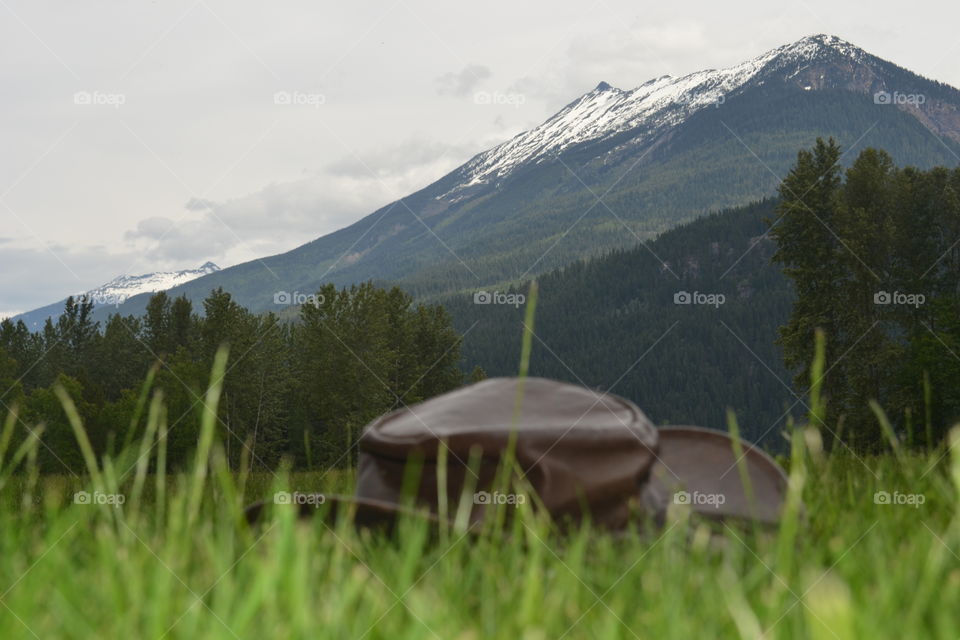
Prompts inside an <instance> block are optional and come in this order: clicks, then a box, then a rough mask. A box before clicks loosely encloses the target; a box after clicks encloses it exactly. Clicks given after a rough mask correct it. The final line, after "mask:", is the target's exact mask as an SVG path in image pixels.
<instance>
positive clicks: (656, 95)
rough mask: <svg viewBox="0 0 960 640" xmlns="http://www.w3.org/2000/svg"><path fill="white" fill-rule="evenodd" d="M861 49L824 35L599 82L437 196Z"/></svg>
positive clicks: (668, 122)
mask: <svg viewBox="0 0 960 640" xmlns="http://www.w3.org/2000/svg"><path fill="white" fill-rule="evenodd" d="M870 57H871V56H869V54H867V53H866V52H865V51H863V50H862V49H860V48H858V47H856V46H854V45H852V44H850V43H849V42H846V41H844V40H841V39H840V38H837V37H836V36H830V35H823V34H820V35H815V36H808V37H806V38H803V39H802V40H798V41H797V42H794V43H793V44H788V45H785V46H782V47H779V48H777V49H773V50H772V51H768V52H767V53H765V54H763V55H761V56H759V57H757V58H754V59H752V60H748V61H746V62H743V63H741V64H738V65H736V66H733V67H729V68H726V69H708V70H705V71H698V72H695V73H691V74H689V75H686V76H683V77H680V78H674V77H673V76H669V75H667V76H661V77H659V78H654V79H653V80H649V81H647V82H645V83H644V84H642V85H640V86H639V87H637V88H636V89H632V90H629V91H625V90H623V89H618V88H616V87H613V86H611V85H609V84H607V83H606V82H601V83H600V84H598V85H597V86H596V88H595V89H593V91H590V92H589V93H585V94H584V95H582V96H580V97H579V98H578V99H576V100H574V101H573V102H571V103H570V104H568V105H567V106H566V107H564V108H563V109H561V110H560V111H559V112H557V113H556V114H555V115H553V116H552V117H551V118H549V119H548V120H547V121H546V122H544V123H543V124H541V125H540V126H538V127H536V128H534V129H531V130H529V131H525V132H524V133H521V134H519V135H517V136H516V137H514V138H512V139H510V140H508V141H506V142H504V143H503V144H501V145H499V146H496V147H494V148H492V149H490V150H488V151H485V152H483V153H481V154H479V155H477V156H475V157H474V158H473V159H472V160H470V161H469V162H468V163H467V164H466V165H464V166H463V167H462V174H463V177H464V179H463V180H462V181H461V182H460V183H459V184H457V185H456V186H454V187H453V188H452V189H450V190H449V191H448V192H447V193H445V194H444V195H443V196H440V198H443V199H448V200H454V201H455V200H459V199H461V198H463V197H465V196H466V195H467V194H469V193H470V191H471V190H472V189H475V188H478V187H480V186H482V185H490V184H494V185H495V184H496V183H497V182H498V181H499V180H500V179H502V178H504V177H506V176H507V175H508V174H510V173H511V172H512V171H513V170H514V169H516V168H518V167H519V166H521V165H524V164H527V163H531V162H534V163H538V162H542V161H544V160H545V159H547V158H550V157H554V156H556V155H557V154H558V153H560V152H561V151H563V150H564V149H566V148H568V147H570V146H573V145H576V144H580V143H583V142H586V141H589V140H599V139H602V138H606V137H610V136H613V135H616V134H618V133H620V132H623V131H627V130H630V129H638V134H641V135H642V133H643V131H644V130H647V131H648V132H649V133H650V134H653V133H656V132H658V131H661V130H662V129H663V128H665V127H669V126H672V125H676V124H678V123H680V122H682V121H683V120H685V119H686V118H688V117H690V116H691V115H692V114H693V113H695V112H697V111H700V110H701V109H704V108H707V107H711V106H716V105H718V104H722V103H723V102H724V101H725V100H726V97H727V96H729V95H731V94H733V93H735V92H736V91H738V90H739V89H741V88H743V87H744V86H745V85H747V84H748V83H750V82H751V81H755V80H756V81H758V82H762V78H761V76H767V75H769V74H778V75H780V76H781V77H783V78H790V77H793V76H795V75H797V74H799V73H800V72H801V71H803V69H804V68H806V67H809V66H810V65H811V64H814V63H816V62H818V61H821V60H826V59H834V60H835V59H848V60H849V61H851V62H853V63H858V64H859V63H863V62H864V61H866V60H867V59H868V58H870Z"/></svg>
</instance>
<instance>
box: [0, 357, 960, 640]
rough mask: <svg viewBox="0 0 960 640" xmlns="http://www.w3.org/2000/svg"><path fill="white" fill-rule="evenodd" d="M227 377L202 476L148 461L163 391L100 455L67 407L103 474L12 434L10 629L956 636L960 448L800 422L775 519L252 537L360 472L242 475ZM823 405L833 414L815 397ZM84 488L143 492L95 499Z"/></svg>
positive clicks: (1, 475) (5, 506)
mask: <svg viewBox="0 0 960 640" xmlns="http://www.w3.org/2000/svg"><path fill="white" fill-rule="evenodd" d="M222 371H223V360H222V359H218V364H217V365H216V367H215V369H214V374H213V381H214V382H213V384H211V387H210V391H209V392H208V396H207V402H208V405H209V406H210V411H209V412H208V414H207V415H206V417H205V419H204V422H203V426H202V432H201V436H200V445H199V446H198V454H197V460H196V464H195V466H194V467H193V468H192V469H191V470H189V471H188V472H186V473H180V474H170V475H167V474H163V473H149V471H150V469H151V468H154V469H158V470H159V469H162V466H159V467H158V466H156V464H157V460H162V459H163V458H162V456H163V455H165V453H164V452H165V448H164V446H165V444H164V443H165V440H164V436H165V429H164V426H163V411H162V406H161V403H160V402H159V400H156V401H154V402H153V403H151V404H150V407H143V409H144V416H145V422H146V424H147V428H146V433H145V434H144V437H143V439H142V440H141V442H138V443H132V446H131V447H130V448H129V449H128V450H127V451H126V452H124V453H121V454H119V455H118V456H116V457H115V458H104V459H100V460H97V459H96V458H94V457H92V452H91V451H89V447H88V446H87V445H86V444H85V443H84V437H83V435H82V425H81V424H80V423H79V420H78V419H77V418H76V413H75V411H72V406H71V405H70V404H69V401H68V399H66V400H65V409H66V411H67V413H68V416H70V417H71V419H72V420H73V423H74V427H75V429H76V431H77V435H78V440H79V442H80V445H81V447H82V448H83V449H84V452H85V455H86V459H87V461H88V465H89V466H90V470H89V473H88V474H87V475H85V476H84V477H83V478H72V477H70V478H67V477H38V476H37V474H36V473H35V470H34V469H33V467H32V466H31V465H32V463H31V460H32V459H33V457H34V455H35V453H34V452H35V449H36V446H37V444H36V442H33V443H32V444H28V445H25V446H26V449H24V450H21V451H17V452H11V451H5V447H4V446H3V438H2V437H0V462H2V466H0V483H2V485H0V638H4V639H5V640H6V639H14V638H92V637H96V638H124V639H129V638H146V639H150V640H160V639H163V638H191V639H194V638H301V637H302V638H308V637H309V638H316V637H320V638H443V639H447V638H458V639H469V638H509V639H514V638H529V639H535V638H544V639H557V638H595V637H599V638H649V637H656V638H683V639H684V640H686V639H689V638H721V637H744V638H756V637H768V638H818V639H819V638H824V639H830V638H838V639H841V640H846V639H847V638H884V637H892V638H893V637H895V638H903V637H909V638H921V637H923V638H927V637H929V638H956V637H957V633H958V630H960V608H958V607H957V606H956V604H957V603H958V602H960V555H958V554H960V524H958V523H960V520H958V517H957V516H958V505H960V501H958V492H960V446H958V447H956V448H955V449H954V451H953V452H952V453H951V452H950V451H948V450H947V447H946V445H944V446H942V447H940V448H939V449H937V450H934V451H930V452H927V453H923V454H919V453H911V452H909V451H904V450H901V449H899V448H898V449H897V451H896V454H895V455H894V454H890V455H879V456H870V457H858V456H856V455H854V454H853V453H851V452H848V451H845V450H843V449H842V448H841V449H839V450H837V451H834V452H830V453H826V452H824V451H822V450H821V446H820V444H819V442H820V441H819V434H818V432H817V431H815V430H814V429H812V428H807V429H799V428H798V429H797V430H795V438H794V443H793V455H792V458H791V460H790V463H789V464H790V482H791V492H792V495H793V497H794V502H793V503H792V507H791V508H789V509H788V511H787V515H786V516H785V518H784V521H783V523H782V524H781V525H780V527H779V528H774V529H769V530H754V529H751V528H747V527H742V526H727V525H723V524H719V525H718V524H715V523H707V522H703V521H698V520H696V519H695V518H694V517H692V516H691V514H690V513H689V512H686V511H683V510H681V508H680V507H678V510H677V511H671V512H670V517H669V519H668V522H667V524H666V526H665V527H664V528H663V529H662V530H659V531H655V530H649V529H647V530H643V531H641V530H633V531H630V532H628V533H626V534H621V535H612V534H610V533H608V532H604V531H598V530H594V529H591V528H589V527H588V526H585V527H583V528H581V529H579V530H576V531H574V532H571V533H567V534H563V535H562V534H560V533H558V532H557V531H556V530H554V529H553V528H552V527H551V525H550V524H549V523H548V522H546V521H545V520H544V519H543V518H542V517H538V516H537V514H535V513H534V512H533V511H532V510H531V509H530V508H529V505H522V506H520V507H513V506H504V507H503V508H504V509H510V510H514V511H513V513H514V514H515V516H516V517H514V518H511V519H507V521H506V524H505V525H503V528H502V529H499V530H498V529H496V528H491V529H489V530H485V531H483V532H481V533H480V534H478V535H475V534H464V533H463V532H461V531H457V530H453V531H448V530H443V531H440V532H439V535H438V532H436V531H434V530H433V529H432V528H431V527H430V525H428V524H427V523H425V522H424V521H422V520H419V519H416V518H413V519H406V520H403V521H401V523H400V526H399V530H398V531H397V533H396V535H394V536H393V537H387V536H385V535H384V534H382V533H377V532H371V531H356V530H354V529H352V528H351V527H349V526H348V525H347V524H346V523H345V522H343V521H341V522H339V523H338V524H337V525H336V526H331V525H328V524H327V522H326V521H325V520H324V519H323V518H322V517H316V518H313V519H310V520H297V519H296V518H295V517H294V515H293V512H292V510H290V509H287V510H284V509H276V510H274V511H273V512H272V513H271V514H270V515H269V517H268V518H267V519H266V520H265V521H264V522H262V523H260V524H259V525H257V526H255V527H252V528H251V527H248V526H247V525H246V523H245V522H244V520H243V518H242V516H241V509H242V506H243V505H244V504H246V503H248V502H250V501H252V500H254V499H257V498H262V497H269V496H270V495H271V494H272V492H274V491H277V490H291V491H292V490H298V491H305V492H306V491H313V490H317V489H329V490H333V491H336V492H349V491H350V484H351V482H352V480H351V474H350V473H349V472H331V473H328V474H324V473H321V472H316V473H287V472H285V471H280V472H278V473H277V474H272V473H257V474H250V473H246V472H243V471H241V472H231V471H229V470H228V469H227V468H226V466H225V462H224V456H223V452H222V447H221V446H220V445H219V443H217V442H216V440H215V439H214V438H213V437H212V433H213V431H214V429H213V427H214V421H215V413H214V412H215V407H216V402H217V397H218V393H219V385H218V383H217V381H218V380H219V379H220V378H221V377H222ZM811 404H812V406H813V411H812V412H811V413H812V414H813V417H817V416H819V415H823V414H822V407H820V401H819V398H818V397H817V390H816V389H814V392H813V400H812V403H811ZM8 424H10V422H9V421H8ZM957 434H958V432H955V440H957V439H960V435H957ZM31 447H32V448H31ZM14 460H19V462H18V463H17V465H16V466H13V461H14ZM147 461H150V462H151V463H152V465H154V466H153V467H151V465H148V464H147ZM126 470H129V472H128V473H126V472H125V471H126ZM79 490H86V491H88V492H90V493H91V495H96V494H95V493H94V492H100V494H101V495H108V494H122V495H124V496H125V501H124V503H123V504H122V505H110V504H77V503H75V502H74V496H73V494H74V492H76V491H79ZM882 492H886V494H889V495H890V497H891V499H890V504H883V503H882V502H883V500H882V496H883V495H884V494H883V493H882ZM875 496H876V497H877V498H878V499H880V502H881V504H878V503H877V500H875ZM910 496H915V497H913V498H910ZM918 496H922V501H923V502H922V504H916V503H918V502H920V498H919V497H918ZM801 498H802V503H803V504H802V509H801V503H800V499H801ZM92 502H95V500H94V501H92ZM325 508H326V506H324V507H321V509H325Z"/></svg>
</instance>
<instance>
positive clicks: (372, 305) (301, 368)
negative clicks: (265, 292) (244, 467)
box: [0, 283, 464, 473]
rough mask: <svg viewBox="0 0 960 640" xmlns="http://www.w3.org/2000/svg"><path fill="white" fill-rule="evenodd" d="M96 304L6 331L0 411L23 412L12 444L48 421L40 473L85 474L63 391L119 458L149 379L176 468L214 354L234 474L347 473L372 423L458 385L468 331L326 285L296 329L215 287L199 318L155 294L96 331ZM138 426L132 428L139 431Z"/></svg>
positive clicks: (184, 302)
mask: <svg viewBox="0 0 960 640" xmlns="http://www.w3.org/2000/svg"><path fill="white" fill-rule="evenodd" d="M93 308H94V305H93V303H92V302H91V301H90V300H87V299H85V298H83V297H81V298H79V299H74V298H72V297H71V298H68V299H67V301H66V303H65V307H64V310H63V313H62V314H61V315H60V316H59V317H58V318H57V319H56V320H52V319H48V320H47V322H46V323H45V325H44V327H43V329H42V331H39V332H36V333H33V332H31V331H30V330H29V329H28V328H27V327H26V326H25V325H24V323H23V322H22V321H21V322H17V323H14V322H11V321H10V320H4V321H3V322H2V323H0V394H2V395H0V410H2V412H3V413H4V414H8V412H9V411H11V410H13V411H15V415H16V420H17V425H16V429H15V430H14V442H13V446H15V445H16V444H17V442H18V441H22V440H23V439H25V438H27V437H28V436H29V434H30V433H31V432H32V431H33V430H34V429H35V428H36V427H37V425H43V427H42V436H41V443H42V445H43V446H41V447H40V448H39V452H38V464H39V468H40V469H41V471H43V472H46V473H64V472H68V471H70V472H74V471H79V470H80V469H82V468H83V461H82V458H81V454H80V451H79V449H78V448H77V445H76V442H75V438H74V434H73V432H72V430H71V427H70V424H69V422H68V421H67V417H66V415H65V414H64V411H63V408H62V406H61V403H60V401H59V399H58V398H57V397H56V394H55V393H54V387H55V386H56V385H60V386H61V387H63V389H65V390H66V391H67V393H69V395H70V396H71V398H72V399H73V401H74V403H75V404H76V406H77V409H78V412H79V413H80V416H81V418H82V419H83V421H84V425H85V428H86V430H87V432H88V435H89V437H90V440H91V442H92V444H93V446H94V448H95V449H96V450H97V452H98V453H104V452H110V451H116V450H117V448H118V447H120V446H121V444H122V442H124V441H125V440H127V439H128V438H129V437H130V436H135V435H136V433H135V432H136V430H137V429H142V428H143V426H142V425H131V416H132V415H134V413H135V408H136V405H137V403H138V398H139V396H140V394H141V389H142V388H143V387H144V383H145V381H146V380H147V378H148V377H150V378H151V379H152V385H151V387H152V390H151V393H156V392H158V393H161V394H162V397H163V401H164V406H165V413H166V428H167V442H168V463H169V464H170V465H171V467H173V468H176V467H177V466H179V465H181V464H182V463H185V462H186V461H187V456H188V454H189V452H190V451H192V449H193V448H194V446H195V444H196V438H197V434H198V429H199V420H200V411H201V409H202V407H203V404H202V398H203V394H204V392H205V389H206V387H207V385H208V383H209V376H210V369H211V366H212V363H213V358H214V355H215V354H216V352H217V349H218V348H219V347H220V346H221V345H223V344H226V345H228V346H229V350H230V357H229V361H228V364H227V370H226V375H225V379H224V386H223V392H222V396H221V401H220V409H219V412H218V429H219V431H220V434H219V435H220V438H221V440H222V441H223V442H224V446H225V448H226V452H227V456H228V459H229V461H230V463H231V465H234V466H236V465H239V464H240V462H241V460H243V459H244V458H246V460H248V461H249V464H250V465H251V466H252V468H255V469H256V468H273V467H275V466H276V465H277V464H278V463H279V462H280V460H281V459H282V458H284V457H286V458H289V459H291V460H292V461H293V463H294V465H295V466H297V467H300V468H308V467H310V468H317V467H321V468H328V467H330V466H335V465H346V464H348V463H349V462H350V461H351V460H352V459H353V457H354V456H355V448H354V446H353V445H354V444H355V443H356V440H357V438H358V436H359V434H360V431H361V429H362V427H363V426H364V425H365V424H366V423H368V422H369V421H370V420H372V419H373V418H375V417H377V416H379V415H381V414H383V413H385V412H387V411H390V410H393V409H397V408H400V407H403V406H407V405H410V404H413V403H416V402H419V401H421V400H424V399H426V398H429V397H431V396H434V395H437V394H439V393H443V392H445V391H448V390H450V389H453V388H456V387H457V386H460V385H461V384H463V382H464V376H463V374H462V373H461V371H460V369H459V367H458V363H459V360H460V341H461V338H460V335H459V334H458V333H457V332H456V331H455V330H454V329H453V328H452V327H451V324H450V321H449V318H448V316H447V314H446V312H445V311H444V309H443V308H442V307H440V306H438V305H423V304H414V302H413V300H412V298H411V297H410V296H409V295H408V294H406V293H404V292H403V291H402V290H400V289H398V288H392V289H383V288H377V287H375V286H374V285H373V284H371V283H365V284H360V285H355V286H351V287H349V288H342V289H337V288H336V287H334V286H333V285H326V286H324V287H322V288H321V289H320V290H319V291H318V292H317V294H316V295H315V296H313V297H312V298H311V302H309V303H308V304H305V305H303V306H302V307H301V308H300V313H299V317H298V318H297V320H296V321H293V322H289V321H284V320H281V319H280V318H279V317H278V316H277V315H276V314H274V313H265V314H254V313H251V312H250V311H248V310H247V309H245V308H244V307H242V306H240V305H239V304H237V303H236V301H234V300H233V299H232V297H231V295H230V294H229V293H227V292H225V291H223V290H222V289H217V290H215V291H213V292H211V294H210V295H209V296H208V297H207V298H206V299H205V300H204V301H203V309H202V313H198V312H197V310H195V309H194V308H193V305H192V304H191V302H190V301H189V300H188V299H187V298H185V297H178V298H175V299H171V298H170V297H169V296H168V295H167V294H166V293H164V292H160V293H157V294H155V295H154V296H153V297H152V298H151V299H150V302H149V304H148V306H147V309H146V313H145V314H144V315H143V316H142V317H135V316H121V315H119V314H115V315H112V316H110V318H109V319H108V320H107V321H106V322H105V323H104V326H100V323H99V322H95V321H93V320H92V317H91V316H92V312H93ZM131 429H132V430H133V431H134V433H131Z"/></svg>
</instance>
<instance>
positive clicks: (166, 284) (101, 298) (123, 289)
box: [80, 262, 220, 305]
mask: <svg viewBox="0 0 960 640" xmlns="http://www.w3.org/2000/svg"><path fill="white" fill-rule="evenodd" d="M217 271H220V267H218V266H217V265H215V264H214V263H212V262H205V263H204V264H202V265H200V266H199V267H197V268H196V269H184V270H182V271H156V272H154V273H146V274H142V275H136V276H131V275H122V276H117V277H116V278H114V279H113V280H111V281H110V282H108V283H106V284H104V285H101V286H99V287H97V288H96V289H91V290H90V291H85V292H83V293H82V294H80V295H86V296H87V297H88V298H89V299H90V300H92V301H93V302H94V304H98V305H101V304H110V305H118V304H123V302H125V301H126V300H127V299H128V298H130V297H132V296H135V295H138V294H141V293H155V292H157V291H165V290H167V289H170V288H173V287H175V286H177V285H180V284H183V283H185V282H189V281H191V280H194V279H196V278H199V277H200V276H205V275H208V274H211V273H215V272H217Z"/></svg>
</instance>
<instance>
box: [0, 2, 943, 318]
mask: <svg viewBox="0 0 960 640" xmlns="http://www.w3.org/2000/svg"><path fill="white" fill-rule="evenodd" d="M958 7H960V5H957V4H956V3H955V2H947V1H943V2H911V3H909V5H905V4H904V3H903V2H882V3H877V2H869V3H866V2H865V3H863V4H862V5H857V6H850V5H848V4H842V3H838V2H835V1H831V2H823V1H820V0H817V1H814V2H803V1H794V2H766V1H759V0H758V1H755V2H741V3H731V2H716V1H713V2H683V3H679V2H658V3H649V2H642V3H641V2H636V0H632V1H624V2H619V1H616V0H599V1H596V2H594V1H591V0H581V1H578V2H575V3H571V2H559V1H557V0H550V1H549V2H547V1H530V0H525V1H520V2H518V1H517V0H510V1H509V2H506V1H500V0H491V1H488V2H483V3H470V4H468V3H446V2H429V3H428V2H417V1H414V0H399V1H396V2H392V1H389V0H388V1H386V2H335V3H334V2H316V1H312V2H295V1H286V0H281V1H279V2H270V3H267V2H256V3H254V2H238V1H236V0H234V1H232V2H227V1H225V0H196V1H192V0H186V1H183V2H180V1H170V0H164V1H163V2H153V3H150V4H146V3H142V2H128V3H120V2H101V1H90V0H85V1H81V2H76V1H72V2H71V1H67V0H63V1H61V2H49V1H45V2H41V1H37V0H23V1H20V0H17V1H14V0H0V81H2V85H0V86H2V98H3V99H2V101H0V144H2V151H0V317H2V316H3V315H5V314H8V313H12V312H17V311H25V310H28V309H32V308H35V307H37V306H40V305H43V304H47V303H50V302H54V301H56V300H58V299H60V298H63V297H65V296H66V295H67V294H70V293H76V292H79V291H84V290H87V289H90V288H93V287H94V286H97V285H100V284H102V283H104V282H106V281H108V280H110V279H112V278H114V277H115V276H117V275H119V274H122V273H127V274H140V273H147V272H150V271H156V270H161V269H174V268H176V269H181V268H189V267H196V266H198V265H200V264H201V263H203V262H205V261H207V260H212V261H214V262H216V263H218V264H220V265H221V266H228V265H231V264H236V263H238V262H242V261H245V260H248V259H251V258H254V257H259V256H264V255H271V254H275V253H279V252H282V251H286V250H289V249H292V248H293V247H296V246H298V245H300V244H303V243H305V242H307V241H309V240H312V239H314V238H316V237H318V236H321V235H324V234H326V233H328V232H331V231H334V230H336V229H338V228H340V227H343V226H345V225H347V224H349V223H351V222H353V221H355V220H357V219H359V218H361V217H362V216H364V215H366V214H368V213H370V212H372V211H373V210H375V209H376V208H377V207H379V206H381V205H384V204H386V203H388V202H390V201H391V200H394V199H396V198H398V197H401V196H403V195H405V194H407V193H409V192H411V191H413V190H415V189H417V188H419V187H422V186H425V185H427V184H429V183H430V182H432V181H433V180H435V179H437V178H439V177H440V176H442V175H443V174H444V173H446V172H447V171H449V170H451V169H453V168H454V167H456V166H457V165H459V164H461V163H462V162H464V161H466V160H467V159H469V158H470V157H471V156H472V155H473V154H475V153H477V152H479V151H482V150H484V149H486V148H488V147H490V146H493V145H494V144H496V143H499V142H501V141H503V140H505V139H507V138H509V137H510V136H512V135H514V134H516V133H518V132H520V131H522V130H524V129H528V128H530V127H531V126H535V125H536V124H538V123H539V122H541V121H542V120H544V119H545V118H546V117H548V116H549V115H550V114H552V113H554V112H555V111H557V110H558V109H559V108H561V107H562V106H563V105H564V104H566V103H567V102H569V101H571V100H573V99H574V98H576V97H577V96H578V95H580V94H582V93H584V92H586V91H589V90H590V89H592V88H593V87H594V86H596V84H597V83H598V82H600V81H601V80H605V81H607V82H609V83H611V84H613V85H614V86H618V87H621V88H632V87H635V86H637V85H639V84H641V83H643V82H644V81H646V80H648V79H650V78H653V77H656V76H661V75H664V74H670V75H683V74H686V73H689V72H692V71H697V70H700V69H704V68H718V67H724V66H729V65H732V64H736V63H737V62H740V61H742V60H746V59H748V58H752V57H755V56H757V55H759V54H761V53H763V52H765V51H767V50H769V49H772V48H774V47H777V46H779V45H782V44H786V43H788V42H793V41H795V40H798V39H800V38H802V37H803V36H806V35H810V34H814V33H831V34H834V35H837V36H840V37H841V38H844V39H846V40H849V41H851V42H852V43H854V44H856V45H858V46H860V47H863V48H864V49H866V50H867V51H869V52H871V53H874V54H876V55H879V56H880V57H882V58H886V59H888V60H891V61H894V62H896V63H898V64H900V65H902V66H905V67H907V68H909V69H911V70H914V71H916V72H918V73H921V74H922V75H925V76H928V77H931V78H934V79H937V80H941V81H943V82H947V83H949V84H952V85H954V86H960V36H958V35H957V29H956V25H957V23H958V19H960V8H958ZM478 92H487V93H488V94H493V93H494V92H499V94H500V95H502V96H505V97H508V98H509V97H512V99H503V100H500V101H499V102H500V104H478V103H477V102H478V101H477V100H476V98H475V97H476V95H477V93H478ZM493 102H498V101H493Z"/></svg>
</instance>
